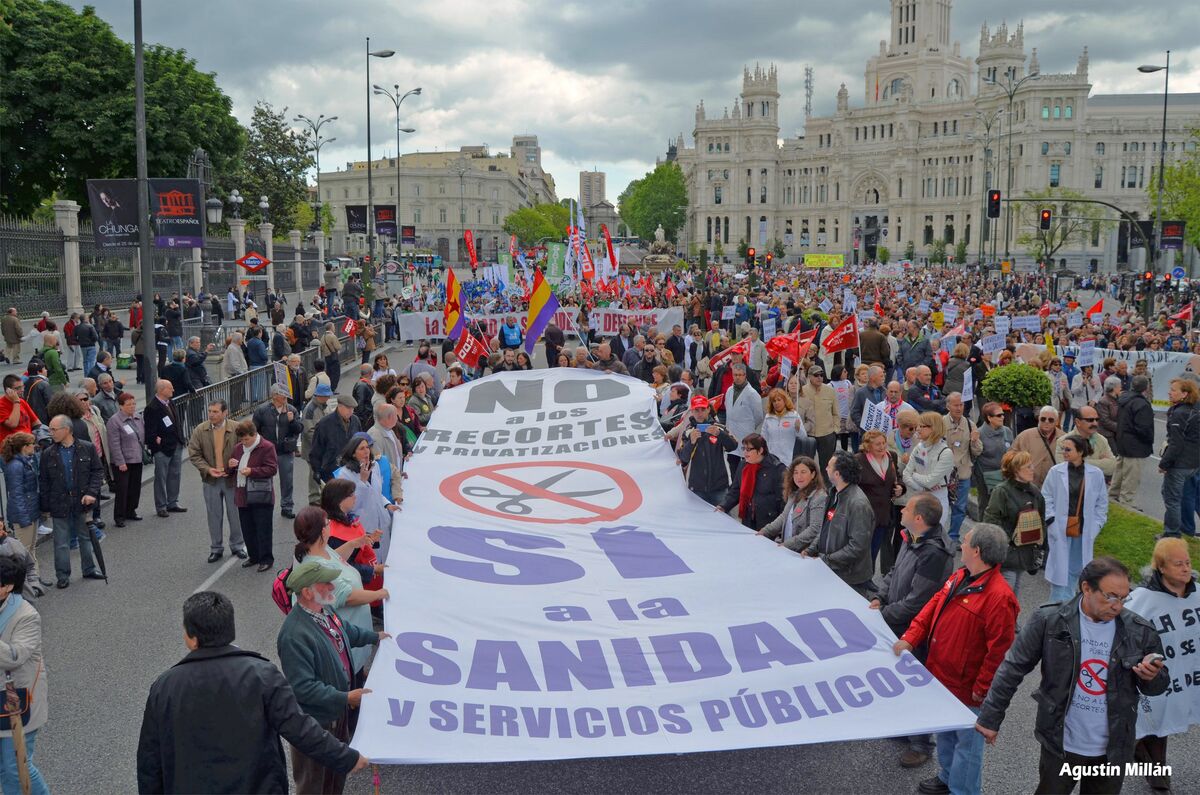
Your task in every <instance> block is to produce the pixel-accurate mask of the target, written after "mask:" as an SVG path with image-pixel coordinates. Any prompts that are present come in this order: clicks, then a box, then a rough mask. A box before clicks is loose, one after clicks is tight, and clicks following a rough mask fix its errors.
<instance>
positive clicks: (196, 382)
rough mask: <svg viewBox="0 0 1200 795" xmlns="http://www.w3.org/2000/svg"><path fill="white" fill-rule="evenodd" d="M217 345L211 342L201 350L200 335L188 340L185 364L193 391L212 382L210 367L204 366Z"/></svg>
mask: <svg viewBox="0 0 1200 795" xmlns="http://www.w3.org/2000/svg"><path fill="white" fill-rule="evenodd" d="M215 347H216V345H215V344H213V343H211V342H210V343H208V347H207V348H205V349H204V350H201V349H200V338H199V337H192V338H190V339H189V340H188V346H187V355H186V357H185V358H184V366H185V367H187V373H188V382H189V383H190V384H191V387H192V391H193V392H195V391H197V390H199V389H201V388H202V387H206V386H208V385H209V383H211V382H210V381H209V380H208V368H207V367H205V366H204V361H205V360H206V359H207V358H208V354H210V353H212V351H213V348H215Z"/></svg>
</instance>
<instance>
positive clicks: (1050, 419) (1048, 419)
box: [1038, 417, 1055, 422]
mask: <svg viewBox="0 0 1200 795" xmlns="http://www.w3.org/2000/svg"><path fill="white" fill-rule="evenodd" d="M1054 421H1055V419H1054V418H1053V417H1038V422H1054Z"/></svg>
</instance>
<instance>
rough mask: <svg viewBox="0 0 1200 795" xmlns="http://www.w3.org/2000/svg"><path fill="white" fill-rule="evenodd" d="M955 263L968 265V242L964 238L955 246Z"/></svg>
mask: <svg viewBox="0 0 1200 795" xmlns="http://www.w3.org/2000/svg"><path fill="white" fill-rule="evenodd" d="M954 261H955V262H956V263H958V264H959V265H966V264H967V241H966V240H965V239H964V238H961V237H960V238H959V239H958V242H957V243H955V244H954Z"/></svg>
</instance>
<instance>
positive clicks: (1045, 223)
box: [1041, 210, 1054, 230]
mask: <svg viewBox="0 0 1200 795" xmlns="http://www.w3.org/2000/svg"><path fill="white" fill-rule="evenodd" d="M1052 218H1054V213H1053V212H1052V211H1050V210H1042V217H1041V228H1042V229H1043V230H1045V229H1049V228H1050V221H1051V219H1052Z"/></svg>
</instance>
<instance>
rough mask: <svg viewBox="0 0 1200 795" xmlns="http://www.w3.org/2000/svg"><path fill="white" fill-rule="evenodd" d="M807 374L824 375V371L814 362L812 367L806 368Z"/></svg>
mask: <svg viewBox="0 0 1200 795" xmlns="http://www.w3.org/2000/svg"><path fill="white" fill-rule="evenodd" d="M808 374H809V375H819V376H822V377H824V375H825V371H824V370H822V369H821V368H820V367H818V366H817V365H815V364H814V365H813V366H812V367H810V368H808Z"/></svg>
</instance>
